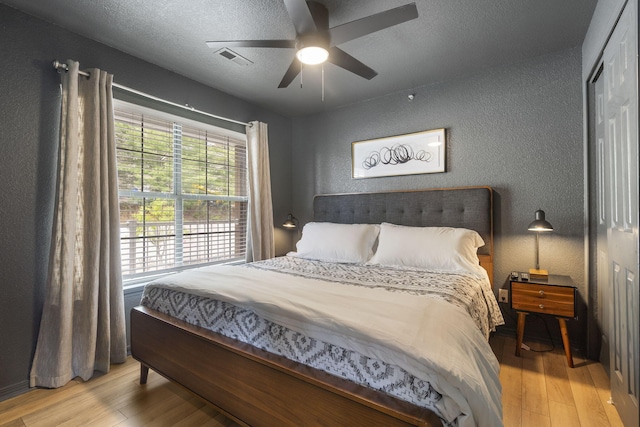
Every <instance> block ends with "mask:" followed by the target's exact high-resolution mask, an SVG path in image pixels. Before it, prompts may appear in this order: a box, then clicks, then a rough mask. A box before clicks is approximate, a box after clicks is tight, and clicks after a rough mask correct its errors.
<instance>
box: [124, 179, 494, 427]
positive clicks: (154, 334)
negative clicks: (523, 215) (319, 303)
mask: <svg viewBox="0 0 640 427" xmlns="http://www.w3.org/2000/svg"><path fill="white" fill-rule="evenodd" d="M470 195H471V196H470ZM363 197H364V198H366V199H370V200H368V201H369V202H370V203H368V204H367V203H363V199H362V198H363ZM469 197H471V199H473V201H469V199H468V198H469ZM422 198H424V202H420V203H419V204H418V205H419V206H418V205H416V203H415V200H416V199H422ZM402 200H405V201H406V203H408V205H407V204H406V203H405V204H404V205H403V206H399V205H398V203H400V201H402ZM461 200H462V201H461ZM403 203H404V202H403ZM478 203H479V204H480V205H481V206H480V207H478ZM339 205H342V206H341V207H336V206H339ZM327 206H331V208H330V209H328V208H327ZM492 206H493V195H492V190H491V188H489V187H465V188H455V189H436V190H423V191H416V192H390V193H359V194H353V195H351V194H341V195H327V196H316V198H315V199H314V218H315V220H317V221H330V222H340V223H380V222H385V221H386V222H392V223H396V224H404V225H423V226H435V225H439V226H453V227H464V226H466V228H471V229H475V230H477V231H478V232H479V233H480V234H481V236H482V237H483V239H484V240H485V243H486V245H485V247H483V248H481V249H480V250H479V258H480V260H481V265H483V266H484V267H485V269H487V271H488V272H489V277H490V278H492V272H493V219H492V217H493V208H492ZM480 210H482V211H484V212H483V213H482V215H481V216H482V217H483V218H484V219H481V220H480V221H481V222H483V223H484V225H477V218H476V217H477V212H476V211H480ZM359 212H360V213H359ZM376 212H377V213H376ZM364 216H366V218H365V217H364ZM416 216H418V217H419V218H417V219H416ZM465 217H469V218H473V220H471V219H465ZM131 354H132V356H133V357H134V358H135V359H136V360H138V361H139V362H140V363H141V368H140V383H141V384H144V383H146V381H147V375H148V371H149V369H153V370H154V371H156V372H158V373H160V374H161V375H163V376H165V377H166V378H168V379H170V380H172V381H174V382H176V383H178V384H180V385H182V386H183V387H185V388H187V389H188V390H190V391H192V392H193V393H195V394H197V395H199V396H200V397H202V398H204V399H205V400H207V401H208V402H210V403H211V404H212V405H213V406H215V407H216V408H217V409H218V410H219V411H220V412H221V413H223V414H224V415H226V416H227V417H229V418H231V419H233V420H235V421H236V422H238V423H239V424H241V425H247V426H302V425H304V426H310V425H331V426H347V425H348V426H385V427H387V426H389V427H392V426H422V427H427V426H428V427H435V426H441V425H442V422H441V420H440V419H439V418H438V417H437V416H436V415H435V414H434V413H433V412H432V411H430V410H428V409H425V408H421V407H419V406H416V405H413V404H410V403H407V402H404V401H402V400H400V399H397V398H394V397H392V396H389V395H387V394H385V393H382V392H379V391H376V390H372V389H369V388H367V387H363V386H360V385H357V384H354V383H352V382H350V381H347V380H344V379H342V378H338V377H335V376H333V375H330V374H327V373H325V372H323V371H320V370H318V369H314V368H310V367H308V366H306V365H303V364H300V363H297V362H293V361H290V360H288V359H286V358H284V357H282V356H278V355H275V354H271V353H268V352H266V351H263V350H260V349H258V348H256V347H253V346H251V345H248V344H245V343H242V342H239V341H236V340H233V339H230V338H227V337H224V336H222V335H220V334H217V333H214V332H211V331H208V330H206V329H203V328H200V327H197V326H194V325H191V324H188V323H186V322H184V321H181V320H178V319H175V318H172V317H170V316H167V315H165V314H162V313H159V312H157V311H155V310H151V309H148V308H146V307H135V308H133V309H132V311H131Z"/></svg>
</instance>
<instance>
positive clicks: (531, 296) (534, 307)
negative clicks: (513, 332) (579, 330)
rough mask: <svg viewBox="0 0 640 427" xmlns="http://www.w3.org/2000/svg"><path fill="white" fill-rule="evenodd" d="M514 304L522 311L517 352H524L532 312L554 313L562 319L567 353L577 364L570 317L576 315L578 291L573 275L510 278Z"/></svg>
mask: <svg viewBox="0 0 640 427" xmlns="http://www.w3.org/2000/svg"><path fill="white" fill-rule="evenodd" d="M510 287H511V308H512V309H514V310H516V312H517V313H518V338H517V344H516V356H520V348H521V346H522V336H523V335H524V324H525V320H526V318H527V314H529V313H541V314H550V315H552V316H555V317H556V318H557V319H558V323H559V324H560V332H561V334H562V344H563V345H564V353H565V355H566V356H567V362H568V364H569V367H571V368H573V357H572V356H571V346H570V343H569V334H568V333H567V322H566V320H567V319H574V318H575V317H576V292H577V289H576V287H575V286H573V282H572V280H571V278H570V277H569V276H559V275H555V274H550V275H549V277H548V279H547V280H540V279H531V280H515V279H510Z"/></svg>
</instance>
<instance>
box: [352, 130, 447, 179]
mask: <svg viewBox="0 0 640 427" xmlns="http://www.w3.org/2000/svg"><path fill="white" fill-rule="evenodd" d="M445 136H446V133H445V129H434V130H426V131H423V132H416V133H409V134H406V135H398V136H390V137H387V138H379V139H371V140H368V141H357V142H353V143H351V165H352V176H353V178H374V177H380V176H397V175H414V174H421V173H435V172H444V171H445V152H446V140H445Z"/></svg>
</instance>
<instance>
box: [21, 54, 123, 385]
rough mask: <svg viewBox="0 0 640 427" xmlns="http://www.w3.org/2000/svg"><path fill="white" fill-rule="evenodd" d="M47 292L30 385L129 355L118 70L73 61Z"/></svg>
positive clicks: (84, 374) (65, 83)
mask: <svg viewBox="0 0 640 427" xmlns="http://www.w3.org/2000/svg"><path fill="white" fill-rule="evenodd" d="M67 65H68V67H69V71H68V72H66V73H63V75H62V114H61V124H60V151H59V168H58V182H57V195H56V206H55V212H54V224H53V234H52V243H51V254H50V261H49V277H48V281H47V290H46V298H45V303H44V308H43V312H42V318H41V321H40V332H39V334H38V342H37V346H36V352H35V356H34V360H33V365H32V368H31V376H30V385H31V386H32V387H35V386H42V387H60V386H63V385H64V384H66V383H67V382H68V381H70V380H71V379H73V378H75V377H81V378H82V379H83V380H87V379H89V378H91V377H92V376H93V373H94V371H96V370H97V371H100V372H108V371H109V366H110V364H111V363H120V362H124V360H125V358H126V335H125V317H124V296H123V293H122V275H121V271H120V230H119V206H118V183H117V169H116V154H115V137H114V133H115V128H114V121H113V96H112V91H111V84H112V79H113V76H111V75H109V74H107V73H105V72H104V71H100V70H97V69H92V70H88V72H89V73H90V75H91V76H90V77H89V78H87V77H85V76H79V74H78V63H77V62H74V61H68V62H67Z"/></svg>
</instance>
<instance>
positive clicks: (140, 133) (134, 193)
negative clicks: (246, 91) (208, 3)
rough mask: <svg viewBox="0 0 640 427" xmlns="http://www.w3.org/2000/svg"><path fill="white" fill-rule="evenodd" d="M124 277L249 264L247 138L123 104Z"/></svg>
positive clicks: (118, 110)
mask: <svg viewBox="0 0 640 427" xmlns="http://www.w3.org/2000/svg"><path fill="white" fill-rule="evenodd" d="M114 110H115V111H114V116H115V128H116V150H117V158H118V186H119V191H118V195H119V199H120V239H121V241H120V243H121V252H122V273H123V277H124V279H125V280H126V279H133V278H136V277H140V276H147V275H150V274H156V273H160V272H166V271H171V270H178V269H181V268H184V267H185V266H195V265H202V264H211V263H221V262H228V261H235V260H244V257H245V252H246V231H247V200H248V199H247V172H246V138H245V135H243V134H240V133H238V132H234V131H230V130H226V129H222V128H219V127H216V126H213V125H209V124H206V123H200V122H197V121H194V120H191V119H187V118H183V117H180V116H175V115H172V114H168V113H164V112H160V111H155V110H153V109H149V108H146V107H142V106H138V105H134V104H130V103H127V102H123V101H118V100H116V101H115V109H114Z"/></svg>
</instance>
